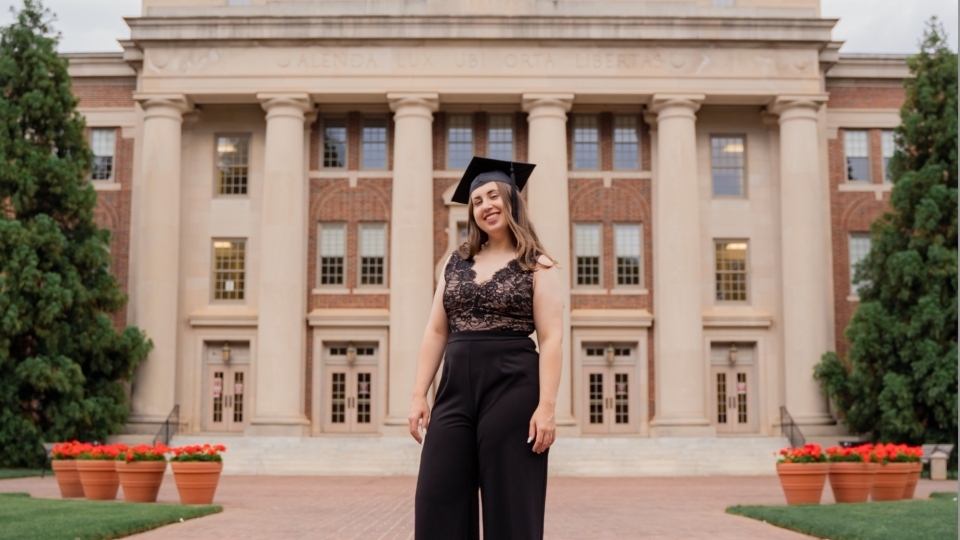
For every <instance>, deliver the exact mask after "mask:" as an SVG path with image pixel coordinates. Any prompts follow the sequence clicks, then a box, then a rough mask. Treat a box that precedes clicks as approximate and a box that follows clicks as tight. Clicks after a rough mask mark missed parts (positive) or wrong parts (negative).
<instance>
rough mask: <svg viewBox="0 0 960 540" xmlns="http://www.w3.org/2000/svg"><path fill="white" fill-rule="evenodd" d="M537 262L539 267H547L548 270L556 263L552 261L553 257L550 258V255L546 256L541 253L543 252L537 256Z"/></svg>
mask: <svg viewBox="0 0 960 540" xmlns="http://www.w3.org/2000/svg"><path fill="white" fill-rule="evenodd" d="M537 262H538V263H539V264H540V266H541V267H543V268H545V269H548V270H549V269H551V268H553V267H554V266H555V265H556V264H555V263H554V262H553V259H551V258H550V257H547V256H546V255H543V254H541V255H540V256H539V257H537Z"/></svg>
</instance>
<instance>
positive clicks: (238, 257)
mask: <svg viewBox="0 0 960 540" xmlns="http://www.w3.org/2000/svg"><path fill="white" fill-rule="evenodd" d="M246 245H247V242H246V240H214V241H213V299H214V300H243V290H244V276H245V274H246Z"/></svg>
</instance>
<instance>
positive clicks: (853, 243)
mask: <svg viewBox="0 0 960 540" xmlns="http://www.w3.org/2000/svg"><path fill="white" fill-rule="evenodd" d="M868 253H870V233H850V292H852V293H853V294H856V293H857V292H858V291H859V289H860V288H861V287H863V286H864V285H869V282H868V281H859V282H858V281H855V280H854V273H855V270H856V264H857V263H858V262H860V261H862V260H863V259H864V258H865V257H866V256H867V254H868Z"/></svg>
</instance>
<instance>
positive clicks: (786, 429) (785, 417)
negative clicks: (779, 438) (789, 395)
mask: <svg viewBox="0 0 960 540" xmlns="http://www.w3.org/2000/svg"><path fill="white" fill-rule="evenodd" d="M780 429H781V431H782V432H783V435H784V436H785V437H786V438H787V439H789V440H790V446H792V447H794V448H801V447H802V446H803V445H804V444H806V442H807V439H806V438H804V436H803V433H801V432H800V426H798V425H797V423H796V422H794V421H793V417H792V416H790V413H788V412H787V408H786V407H783V406H781V407H780Z"/></svg>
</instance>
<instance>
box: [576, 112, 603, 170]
mask: <svg viewBox="0 0 960 540" xmlns="http://www.w3.org/2000/svg"><path fill="white" fill-rule="evenodd" d="M597 124H598V122H597V117H596V116H583V115H577V116H574V117H573V168H574V169H599V168H600V130H599V129H598V127H597Z"/></svg>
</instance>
